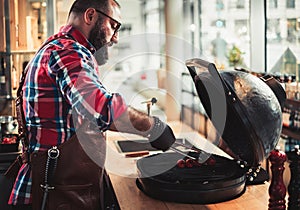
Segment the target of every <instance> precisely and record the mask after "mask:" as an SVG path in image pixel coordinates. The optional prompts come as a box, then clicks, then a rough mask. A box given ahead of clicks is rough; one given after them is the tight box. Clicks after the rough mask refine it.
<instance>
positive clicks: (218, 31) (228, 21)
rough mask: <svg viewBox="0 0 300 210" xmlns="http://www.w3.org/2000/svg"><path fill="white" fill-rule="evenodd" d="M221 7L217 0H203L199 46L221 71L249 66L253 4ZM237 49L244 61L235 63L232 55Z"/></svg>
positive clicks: (233, 1)
mask: <svg viewBox="0 0 300 210" xmlns="http://www.w3.org/2000/svg"><path fill="white" fill-rule="evenodd" d="M194 2H195V1H194ZM212 2H214V4H213V3H212ZM219 4H220V1H217V0H216V1H211V0H199V5H200V9H199V10H200V22H201V26H200V31H199V37H200V38H199V42H200V43H199V46H201V47H202V51H201V52H202V53H203V55H202V56H203V57H205V58H207V59H209V60H210V61H212V62H214V63H215V64H216V65H217V67H218V68H219V69H225V68H228V67H235V66H240V67H241V66H242V67H249V65H250V35H249V11H250V9H249V1H247V0H228V1H222V4H223V5H222V6H223V8H224V9H222V10H220V9H219V8H220V6H219ZM237 9H238V10H237ZM236 49H237V50H238V51H239V52H240V53H241V54H240V55H241V58H240V59H239V60H238V61H237V62H236V63H235V62H232V60H231V59H230V58H229V57H230V56H229V55H230V54H232V52H233V51H234V50H236Z"/></svg>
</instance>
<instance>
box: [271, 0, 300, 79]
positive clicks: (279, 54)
mask: <svg viewBox="0 0 300 210" xmlns="http://www.w3.org/2000/svg"><path fill="white" fill-rule="evenodd" d="M279 3H280V1H279ZM279 3H278V2H277V1H274V0H268V1H267V32H266V33H267V34H266V37H267V71H268V72H271V73H273V74H288V75H292V76H297V80H298V81H299V76H298V75H299V63H300V47H299V43H300V27H299V26H300V13H299V8H297V7H296V5H300V0H296V1H295V0H286V1H285V3H281V4H279Z"/></svg>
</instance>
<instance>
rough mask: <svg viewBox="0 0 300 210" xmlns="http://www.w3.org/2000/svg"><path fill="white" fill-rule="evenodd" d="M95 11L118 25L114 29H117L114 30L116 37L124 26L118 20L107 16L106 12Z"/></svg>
mask: <svg viewBox="0 0 300 210" xmlns="http://www.w3.org/2000/svg"><path fill="white" fill-rule="evenodd" d="M95 10H96V12H99V13H100V14H102V15H104V16H105V17H108V18H109V19H111V20H112V21H114V22H115V23H117V25H116V26H115V27H114V28H115V29H114V30H115V31H114V35H115V34H116V33H117V32H118V31H119V30H120V28H121V25H122V24H121V23H120V22H119V21H117V20H116V19H114V18H112V17H110V16H109V15H107V14H105V13H104V12H102V11H100V10H97V9H95Z"/></svg>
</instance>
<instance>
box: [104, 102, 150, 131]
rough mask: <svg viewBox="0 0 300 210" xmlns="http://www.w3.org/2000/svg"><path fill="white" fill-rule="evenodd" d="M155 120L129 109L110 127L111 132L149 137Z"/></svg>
mask: <svg viewBox="0 0 300 210" xmlns="http://www.w3.org/2000/svg"><path fill="white" fill-rule="evenodd" d="M153 123H154V120H153V118H152V117H149V116H148V115H147V114H145V113H143V112H141V111H138V110H136V109H134V108H132V107H128V109H127V111H126V112H124V113H123V114H122V116H121V117H119V118H118V119H117V120H116V121H114V122H113V124H112V125H111V126H110V130H112V131H119V132H126V133H132V134H138V135H141V136H147V135H148V133H149V131H150V130H151V128H152V126H153Z"/></svg>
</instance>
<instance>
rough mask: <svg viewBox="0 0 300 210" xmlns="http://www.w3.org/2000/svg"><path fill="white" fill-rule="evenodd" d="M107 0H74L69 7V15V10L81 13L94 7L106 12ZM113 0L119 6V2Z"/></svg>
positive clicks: (108, 0)
mask: <svg viewBox="0 0 300 210" xmlns="http://www.w3.org/2000/svg"><path fill="white" fill-rule="evenodd" d="M109 2H110V0H75V1H74V3H73V5H72V6H71V8H70V11H69V15H70V14H71V12H74V13H83V12H85V11H86V10H87V9H88V8H95V9H98V10H101V11H103V12H108V10H109ZM113 2H114V3H115V4H116V5H117V6H118V7H119V8H120V4H119V3H118V2H117V0H113Z"/></svg>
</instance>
